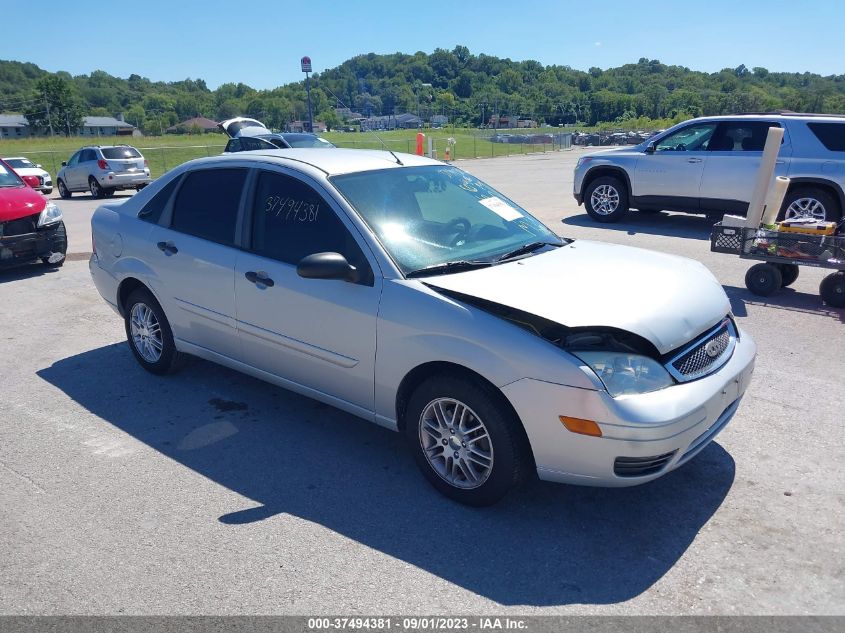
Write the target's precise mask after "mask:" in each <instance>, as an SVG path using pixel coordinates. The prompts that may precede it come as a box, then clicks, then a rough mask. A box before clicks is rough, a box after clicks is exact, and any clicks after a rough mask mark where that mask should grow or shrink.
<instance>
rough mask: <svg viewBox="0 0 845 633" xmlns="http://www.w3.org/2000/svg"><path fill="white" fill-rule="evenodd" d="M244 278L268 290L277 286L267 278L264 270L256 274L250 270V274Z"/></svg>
mask: <svg viewBox="0 0 845 633" xmlns="http://www.w3.org/2000/svg"><path fill="white" fill-rule="evenodd" d="M244 277H246V278H247V280H248V281H251V282H252V283H254V284H255V285H256V286H257V285H259V284H261V285H262V286H267V287H268V288H272V287H273V286H275V285H276V283H275V282H274V281H273V280H272V279H270V278H269V277H268V276H267V273H265V272H264V271H263V270H262V271H259V272H255V271H253V270H250V271H249V272H248V273H244Z"/></svg>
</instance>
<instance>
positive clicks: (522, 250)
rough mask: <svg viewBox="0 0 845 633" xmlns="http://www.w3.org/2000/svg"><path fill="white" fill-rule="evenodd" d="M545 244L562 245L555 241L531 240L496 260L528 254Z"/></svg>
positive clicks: (500, 260)
mask: <svg viewBox="0 0 845 633" xmlns="http://www.w3.org/2000/svg"><path fill="white" fill-rule="evenodd" d="M544 246H561V244H557V243H555V242H529V243H528V244H523V245H522V246H520V247H519V248H515V249H513V250H512V251H509V252H507V253H505V254H504V255H502V256H501V257H499V258H497V259H496V261H497V262H503V261H505V260H506V259H511V258H512V257H518V256H520V255H526V254H528V253H531V252H532V251H536V250H537V249H538V248H543V247H544Z"/></svg>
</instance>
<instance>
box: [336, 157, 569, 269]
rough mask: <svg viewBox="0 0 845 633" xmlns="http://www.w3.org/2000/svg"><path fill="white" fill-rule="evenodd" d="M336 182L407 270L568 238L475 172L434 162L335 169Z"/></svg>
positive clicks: (486, 257) (489, 258) (493, 256)
mask: <svg viewBox="0 0 845 633" xmlns="http://www.w3.org/2000/svg"><path fill="white" fill-rule="evenodd" d="M331 180H332V182H333V183H334V185H335V186H336V187H337V188H338V190H339V191H340V193H341V194H342V195H343V196H344V197H345V198H346V199H347V200H348V201H349V203H350V204H351V205H352V207H353V208H355V210H356V211H357V212H358V213H359V214H360V215H361V217H362V218H363V219H364V221H366V222H367V224H368V225H369V226H370V228H371V229H372V230H373V232H374V233H375V234H376V235H377V236H378V239H379V240H380V241H381V243H382V245H383V246H384V248H385V250H387V252H388V253H389V254H390V256H391V257H392V258H393V260H394V261H395V262H396V264H397V265H398V266H399V268H400V269H401V270H402V271H403V273H405V274H407V273H409V272H413V271H419V270H420V269H422V268H427V267H430V266H437V265H439V264H444V263H446V262H455V261H485V262H494V261H496V260H497V259H498V258H500V257H501V256H502V255H505V254H507V253H510V252H511V251H514V250H515V249H518V248H520V247H521V246H524V245H526V244H531V243H535V242H549V243H551V244H561V243H562V242H561V239H560V238H558V237H557V236H556V235H555V234H554V233H552V232H551V231H550V230H549V229H548V228H546V226H545V225H543V224H542V223H541V222H540V221H539V220H537V219H535V218H533V217H532V216H531V215H529V214H528V212H527V211H525V210H523V209H522V208H520V207H519V205H517V204H516V203H514V202H512V201H511V200H509V199H507V198H506V197H505V196H503V195H502V194H500V193H498V192H497V191H495V190H494V189H492V188H491V187H489V186H488V185H486V184H484V183H483V182H481V181H480V180H478V179H476V178H475V177H474V176H471V175H469V174H467V173H466V172H463V171H461V170H460V169H457V168H455V167H446V166H440V165H431V166H426V167H405V168H398V169H384V170H379V171H368V172H361V173H355V174H346V175H342V176H334V177H333V178H332V179H331Z"/></svg>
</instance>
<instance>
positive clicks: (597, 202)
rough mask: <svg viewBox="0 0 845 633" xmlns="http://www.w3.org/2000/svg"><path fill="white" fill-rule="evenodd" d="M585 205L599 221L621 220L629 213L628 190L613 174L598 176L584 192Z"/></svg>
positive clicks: (591, 215)
mask: <svg viewBox="0 0 845 633" xmlns="http://www.w3.org/2000/svg"><path fill="white" fill-rule="evenodd" d="M584 207H585V208H586V209H587V213H588V214H589V216H590V217H591V218H593V219H594V220H596V221H597V222H619V220H621V219H622V218H624V217H625V215H626V214H627V213H628V190H627V189H626V188H625V185H624V184H622V182H620V180H619V179H618V178H614V177H613V176H602V177H600V178H596V179H595V180H593V181H592V182H591V183H590V184H589V185H588V186H587V190H586V191H585V192H584Z"/></svg>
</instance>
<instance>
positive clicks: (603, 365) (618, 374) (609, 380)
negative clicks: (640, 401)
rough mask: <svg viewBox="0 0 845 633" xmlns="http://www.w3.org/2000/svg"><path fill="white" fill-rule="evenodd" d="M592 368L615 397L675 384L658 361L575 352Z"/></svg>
mask: <svg viewBox="0 0 845 633" xmlns="http://www.w3.org/2000/svg"><path fill="white" fill-rule="evenodd" d="M572 353H573V354H575V356H577V357H578V358H580V359H581V360H583V361H584V362H585V363H587V365H589V366H590V369H592V370H593V371H594V372H596V375H597V376H598V377H599V379H601V381H602V383H604V386H605V388H606V389H607V392H608V393H609V394H610V395H611V396H613V397H614V398H615V397H616V396H623V395H626V394H634V393H649V392H650V391H657V390H658V389H665V388H666V387H669V386H671V385H673V384H674V381H673V380H672V377H671V376H670V375H669V372H668V371H666V369H665V368H664V367H663V365H661V364H660V363H658V362H657V361H656V360H654V359H652V358H649V357H648V356H641V355H639V354H626V353H624V352H593V351H590V352H587V351H584V352H572Z"/></svg>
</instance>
